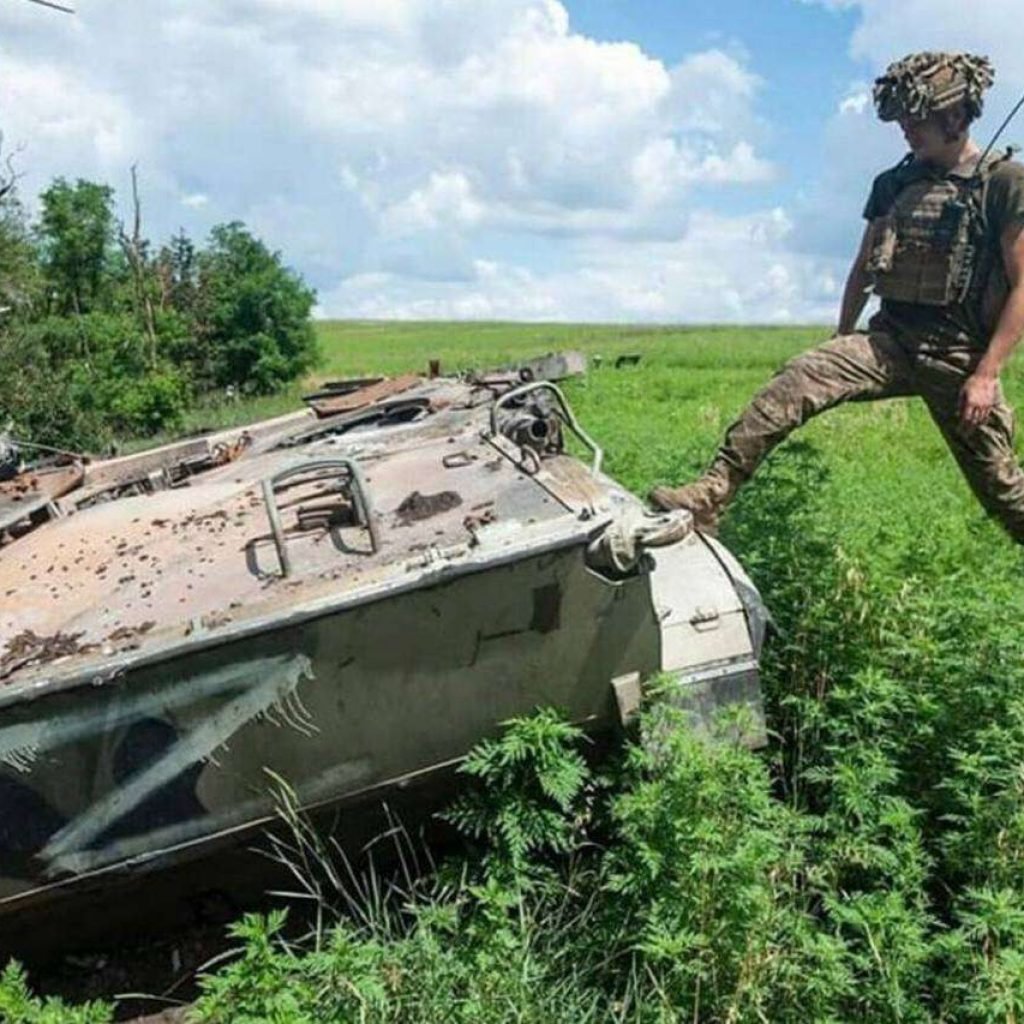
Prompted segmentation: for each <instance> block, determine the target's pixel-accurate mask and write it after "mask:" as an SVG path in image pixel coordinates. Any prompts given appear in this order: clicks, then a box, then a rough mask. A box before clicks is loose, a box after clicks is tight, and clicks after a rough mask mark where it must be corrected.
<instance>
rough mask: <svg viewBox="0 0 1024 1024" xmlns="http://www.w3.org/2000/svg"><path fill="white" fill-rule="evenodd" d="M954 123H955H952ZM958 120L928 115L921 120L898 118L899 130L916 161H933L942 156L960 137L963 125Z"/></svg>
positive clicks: (940, 115)
mask: <svg viewBox="0 0 1024 1024" xmlns="http://www.w3.org/2000/svg"><path fill="white" fill-rule="evenodd" d="M954 121H956V122H957V123H954ZM959 121H960V119H959V118H953V117H949V116H945V115H943V114H929V115H928V116H927V117H926V118H924V119H923V120H918V119H915V118H909V117H901V118H899V126H900V130H901V131H902V132H903V137H904V138H905V139H906V140H907V145H908V146H909V147H910V150H911V152H912V153H913V154H914V156H916V157H917V158H918V160H934V159H937V158H939V157H941V156H943V155H944V154H945V153H946V151H947V150H948V149H949V147H950V145H951V144H953V143H955V142H956V141H957V140H958V139H959V136H960V132H961V131H962V129H963V125H961V124H960V123H959Z"/></svg>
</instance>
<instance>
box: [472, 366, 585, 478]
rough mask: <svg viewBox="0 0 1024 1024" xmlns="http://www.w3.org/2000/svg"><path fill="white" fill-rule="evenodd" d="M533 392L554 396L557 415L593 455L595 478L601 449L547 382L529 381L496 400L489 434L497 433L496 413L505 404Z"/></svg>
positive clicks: (567, 404) (559, 393)
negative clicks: (556, 404)
mask: <svg viewBox="0 0 1024 1024" xmlns="http://www.w3.org/2000/svg"><path fill="white" fill-rule="evenodd" d="M534 391H550V392H551V393H552V394H553V395H554V396H555V398H556V400H557V401H558V405H559V410H558V412H559V415H560V416H561V417H562V419H563V420H564V421H565V423H566V424H567V425H568V427H569V429H570V430H571V431H572V432H573V433H574V434H575V435H576V436H577V437H578V438H579V439H580V441H582V442H583V444H584V445H586V447H587V448H589V449H590V451H591V452H592V453H593V455H594V459H593V462H592V463H591V465H590V472H591V473H592V474H593V475H594V476H597V474H598V473H599V472H600V471H601V463H602V461H603V460H604V451H603V450H602V449H601V447H600V445H598V443H597V442H596V441H595V440H594V439H593V438H592V437H591V436H590V435H589V434H588V433H587V432H586V431H585V430H584V429H583V428H582V427H581V426H580V424H579V421H578V420H577V419H576V417H575V416H574V415H573V411H572V409H571V408H570V407H569V403H568V402H567V401H566V400H565V395H563V394H562V392H561V390H560V389H559V388H558V387H557V386H556V385H554V384H552V383H551V381H549V380H536V381H531V383H529V384H523V385H522V387H518V388H513V389H512V390H511V391H506V392H505V394H503V395H502V396H501V397H500V398H498V399H496V400H495V402H494V405H492V406H491V433H492V434H495V435H496V434H498V433H499V430H498V411H499V410H500V409H501V408H502V407H503V406H504V405H505V404H506V403H507V402H510V401H512V400H513V399H516V398H522V397H523V396H524V395H528V394H530V393H531V392H534Z"/></svg>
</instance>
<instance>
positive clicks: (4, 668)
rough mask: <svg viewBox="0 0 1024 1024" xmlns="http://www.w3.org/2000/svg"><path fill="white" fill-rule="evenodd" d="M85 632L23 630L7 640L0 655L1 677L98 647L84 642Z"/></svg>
mask: <svg viewBox="0 0 1024 1024" xmlns="http://www.w3.org/2000/svg"><path fill="white" fill-rule="evenodd" d="M84 635H85V634H84V633H59V632H58V633H54V634H53V636H39V634H38V633H34V632H33V631H32V630H31V629H26V630H23V631H22V632H21V633H19V634H18V635H17V636H14V637H12V638H11V639H10V640H8V641H7V647H6V648H5V649H4V654H3V657H0V679H4V678H6V677H7V676H9V675H10V674H11V673H12V672H15V671H16V670H17V669H19V668H24V667H25V666H26V665H32V664H35V665H39V664H44V663H45V662H48V661H56V659H57V658H64V657H67V656H68V655H71V654H82V653H84V652H86V651H93V650H95V649H96V645H95V644H83V643H81V638H82V637H83V636H84Z"/></svg>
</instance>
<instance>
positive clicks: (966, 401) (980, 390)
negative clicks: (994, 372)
mask: <svg viewBox="0 0 1024 1024" xmlns="http://www.w3.org/2000/svg"><path fill="white" fill-rule="evenodd" d="M998 397H999V378H998V377H992V376H989V375H988V374H980V373H974V374H972V375H971V376H970V377H968V378H967V380H966V381H965V382H964V386H963V387H962V388H961V389H960V422H961V423H962V424H963V425H964V426H965V427H967V428H969V429H971V430H973V429H974V428H975V427H980V426H981V425H982V424H983V423H984V422H985V421H986V420H987V419H988V417H989V414H990V413H991V412H992V406H994V405H995V404H996V400H997V399H998Z"/></svg>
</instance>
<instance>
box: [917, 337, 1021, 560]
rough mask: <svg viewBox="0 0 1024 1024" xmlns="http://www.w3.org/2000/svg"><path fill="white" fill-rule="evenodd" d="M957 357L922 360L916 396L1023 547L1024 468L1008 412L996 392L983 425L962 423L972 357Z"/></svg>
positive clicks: (974, 486) (977, 490) (978, 491)
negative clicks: (962, 403) (963, 394)
mask: <svg viewBox="0 0 1024 1024" xmlns="http://www.w3.org/2000/svg"><path fill="white" fill-rule="evenodd" d="M960 355H962V354H960V353H956V354H954V355H953V356H952V357H951V358H949V359H947V358H943V359H928V358H924V359H922V360H921V363H920V367H919V369H918V371H917V374H918V378H919V388H920V394H921V397H922V398H923V399H924V401H925V404H926V405H927V406H928V411H929V412H930V413H931V415H932V419H933V420H934V421H935V423H936V425H937V426H938V428H939V430H940V431H942V436H943V438H944V439H945V441H946V444H947V445H949V448H950V451H951V452H952V453H953V455H954V457H955V458H956V461H957V463H958V465H959V466H960V469H961V471H962V472H963V474H964V476H965V477H966V478H967V482H968V484H970V486H971V490H972V491H974V494H975V496H976V497H977V499H978V501H979V502H980V503H981V505H982V507H983V508H984V509H985V511H986V512H988V513H989V515H991V516H994V517H995V518H996V519H998V520H999V522H1000V523H1002V525H1003V526H1004V527H1005V529H1006V531H1007V533H1009V534H1010V536H1011V537H1012V538H1013V539H1014V540H1015V541H1017V543H1019V544H1024V470H1022V469H1021V466H1020V464H1019V463H1018V461H1017V455H1016V453H1015V451H1014V447H1013V433H1014V415H1013V410H1012V409H1011V408H1010V407H1009V405H1007V403H1006V401H1005V400H1004V399H1003V397H1002V393H1001V392H1000V397H999V400H998V401H997V403H996V405H995V406H994V407H993V409H992V412H991V414H990V415H989V418H988V420H987V421H986V422H985V423H983V424H982V425H981V426H979V427H975V428H973V429H968V428H966V427H964V426H963V425H962V424H961V422H960V410H959V405H960V389H961V387H962V386H963V383H964V381H965V380H966V379H967V377H968V376H969V375H970V373H971V371H972V370H973V368H974V365H975V364H976V362H977V357H976V356H975V357H974V358H973V359H968V358H967V357H964V358H959V356H960Z"/></svg>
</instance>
